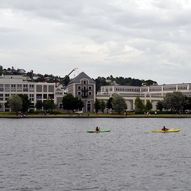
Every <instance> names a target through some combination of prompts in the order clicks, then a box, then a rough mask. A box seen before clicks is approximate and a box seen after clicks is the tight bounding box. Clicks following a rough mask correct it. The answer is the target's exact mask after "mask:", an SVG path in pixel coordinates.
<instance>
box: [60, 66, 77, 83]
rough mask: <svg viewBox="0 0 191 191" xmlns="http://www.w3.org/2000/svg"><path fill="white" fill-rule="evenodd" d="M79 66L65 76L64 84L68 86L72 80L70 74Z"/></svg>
mask: <svg viewBox="0 0 191 191" xmlns="http://www.w3.org/2000/svg"><path fill="white" fill-rule="evenodd" d="M77 69H78V68H74V69H72V70H71V71H70V72H69V74H67V75H66V76H65V77H64V78H63V85H64V86H67V85H68V83H69V82H70V74H71V73H72V72H74V71H75V70H77Z"/></svg>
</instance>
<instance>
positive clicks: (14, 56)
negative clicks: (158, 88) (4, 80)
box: [0, 0, 191, 84]
mask: <svg viewBox="0 0 191 191" xmlns="http://www.w3.org/2000/svg"><path fill="white" fill-rule="evenodd" d="M0 65H2V66H3V67H4V68H8V67H12V66H13V67H14V68H23V69H25V70H27V71H30V70H32V69H33V70H34V72H35V73H42V74H45V73H47V74H54V75H59V76H65V75H66V74H68V73H69V72H70V71H71V70H72V69H73V68H78V70H77V71H76V72H75V73H73V74H72V75H71V77H73V75H77V73H79V72H81V71H84V72H85V73H87V74H88V75H89V76H90V77H92V78H96V77H98V76H104V77H107V76H110V75H113V76H114V77H116V76H123V77H132V78H138V79H145V80H146V79H152V80H155V81H157V82H158V83H159V84H163V83H166V84H167V83H183V82H191V80H190V76H191V1H190V0H0Z"/></svg>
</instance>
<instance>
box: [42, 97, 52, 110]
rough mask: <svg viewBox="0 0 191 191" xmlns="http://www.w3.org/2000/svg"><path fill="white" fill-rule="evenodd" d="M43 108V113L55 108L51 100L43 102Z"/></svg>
mask: <svg viewBox="0 0 191 191" xmlns="http://www.w3.org/2000/svg"><path fill="white" fill-rule="evenodd" d="M43 108H44V110H45V111H53V109H54V108H55V104H54V101H53V100H49V99H48V100H44V101H43Z"/></svg>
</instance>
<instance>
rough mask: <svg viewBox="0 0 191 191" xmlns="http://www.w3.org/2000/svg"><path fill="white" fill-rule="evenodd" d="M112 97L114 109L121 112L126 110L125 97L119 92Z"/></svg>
mask: <svg viewBox="0 0 191 191" xmlns="http://www.w3.org/2000/svg"><path fill="white" fill-rule="evenodd" d="M112 97H113V99H112V106H113V109H114V111H115V112H117V113H119V114H120V113H122V112H124V111H125V110H126V109H127V104H126V103H125V100H124V99H123V97H121V96H120V95H118V94H114V95H113V96H112Z"/></svg>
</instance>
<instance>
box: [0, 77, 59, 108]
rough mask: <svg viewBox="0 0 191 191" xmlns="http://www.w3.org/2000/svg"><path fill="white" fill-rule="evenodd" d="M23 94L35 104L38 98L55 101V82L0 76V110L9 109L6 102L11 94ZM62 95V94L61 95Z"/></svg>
mask: <svg viewBox="0 0 191 191" xmlns="http://www.w3.org/2000/svg"><path fill="white" fill-rule="evenodd" d="M16 94H25V95H27V96H28V98H29V99H30V100H31V103H32V104H33V106H35V104H36V102H37V101H38V100H41V101H44V100H47V99H52V100H54V103H55V104H56V103H57V98H56V96H55V95H56V88H55V83H46V82H31V81H28V79H27V78H26V77H23V76H19V75H7V76H1V77H0V106H1V107H0V111H9V108H6V102H7V100H8V98H9V97H10V96H11V95H16ZM61 96H62V95H61Z"/></svg>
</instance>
